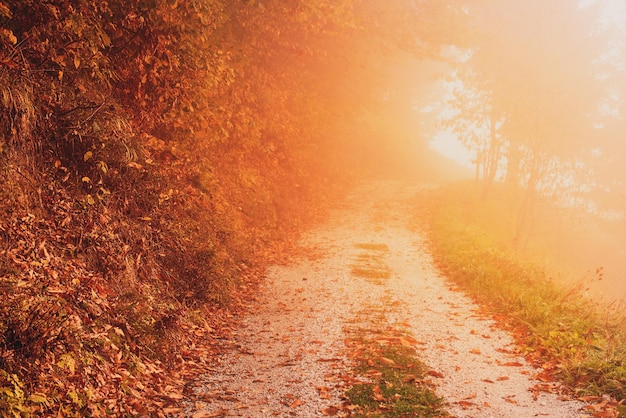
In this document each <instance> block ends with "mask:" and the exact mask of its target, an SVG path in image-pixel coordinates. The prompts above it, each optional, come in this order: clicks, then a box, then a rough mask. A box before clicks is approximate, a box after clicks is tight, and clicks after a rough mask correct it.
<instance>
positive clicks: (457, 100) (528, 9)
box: [361, 0, 626, 299]
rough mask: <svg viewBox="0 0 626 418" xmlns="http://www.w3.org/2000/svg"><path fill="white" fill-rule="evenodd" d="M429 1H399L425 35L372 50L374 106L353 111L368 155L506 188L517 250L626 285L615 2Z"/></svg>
mask: <svg viewBox="0 0 626 418" xmlns="http://www.w3.org/2000/svg"><path fill="white" fill-rule="evenodd" d="M366 3H367V2H366ZM435 3H437V2H431V3H428V2H410V1H407V2H403V1H398V2H397V4H401V5H402V7H409V8H411V10H419V11H420V12H421V15H420V13H417V15H420V16H422V20H420V21H417V20H416V21H415V25H414V26H413V29H414V33H412V35H413V36H415V37H416V38H420V39H422V40H425V43H427V44H428V45H429V47H428V48H424V49H423V50H420V51H419V52H418V53H416V51H415V50H416V48H415V47H414V46H413V47H407V48H402V47H400V48H397V49H396V50H395V52H392V53H389V54H388V55H386V56H385V57H383V58H382V60H383V61H384V62H385V63H386V67H385V70H384V71H386V73H385V78H384V83H383V88H381V89H380V95H381V103H380V107H378V108H376V110H374V111H372V112H371V113H369V114H368V116H366V117H364V118H363V120H362V125H361V126H362V127H363V130H364V132H366V135H368V136H369V137H370V139H371V141H370V142H369V144H370V145H368V146H369V147H372V149H371V150H370V151H371V154H372V155H376V156H377V158H375V159H374V160H373V161H375V162H374V163H373V164H374V165H382V164H383V161H385V162H387V163H389V162H390V161H392V162H391V164H390V165H392V166H394V167H396V168H397V167H399V166H406V167H417V166H419V167H420V168H422V169H424V168H425V167H426V168H428V170H426V171H428V172H429V173H431V175H432V173H433V172H437V173H438V174H437V175H435V177H437V176H439V177H438V178H440V179H442V178H443V177H445V176H443V174H442V173H448V174H450V175H449V176H448V179H452V178H461V177H463V176H468V175H469V176H471V177H474V178H475V179H476V181H477V184H480V186H479V187H480V188H481V189H482V194H483V195H484V196H486V197H488V196H489V195H491V194H493V190H495V189H498V188H508V189H510V190H513V189H514V190H516V191H517V192H516V193H519V196H520V200H519V202H520V203H519V204H518V205H517V206H515V207H512V208H511V210H512V211H515V212H516V213H515V215H516V218H517V221H516V224H515V225H514V226H513V228H512V229H513V231H512V233H511V235H512V239H513V240H517V242H518V243H521V244H518V247H519V249H520V250H523V251H525V252H527V253H531V254H542V255H543V256H544V258H545V259H547V260H548V261H549V262H550V263H552V264H553V265H555V266H557V268H558V269H559V270H560V271H563V272H565V273H566V274H564V275H563V277H567V278H568V280H570V281H571V285H572V286H574V285H577V286H579V287H580V288H581V289H582V290H583V291H587V292H589V293H590V294H593V295H599V296H601V297H603V298H607V299H615V298H617V299H621V298H624V297H626V227H625V224H624V222H625V213H624V210H625V209H626V189H625V185H624V174H625V168H624V161H626V141H625V139H626V136H625V133H626V122H625V121H624V113H625V110H626V109H625V106H626V104H625V100H626V77H625V74H624V58H625V56H626V3H624V2H623V1H621V0H585V1H579V2H576V1H573V0H551V1H545V0H530V1H495V0H494V1H478V0H477V1H466V2H463V1H455V2H446V3H448V4H446V5H437V4H435ZM394 4H396V3H394ZM370 7H374V8H375V6H372V5H370ZM385 7H387V5H385ZM402 7H400V8H402ZM382 8H383V6H380V8H379V11H380V10H382ZM389 8H391V9H393V7H391V6H390V7H389ZM370 12H371V10H370ZM452 12H454V13H452ZM451 16H452V17H451ZM426 17H429V18H430V20H429V19H428V18H426ZM383 19H384V18H380V21H379V22H378V23H379V26H380V25H382V24H383V23H385V22H386V21H384V20H383ZM380 22H383V23H380ZM386 23H388V22H386ZM379 26H377V27H379ZM385 30H390V29H389V28H386V29H383V30H382V32H384V31H385ZM396 45H398V43H396ZM411 48H413V49H411ZM378 137H381V138H384V139H380V138H378ZM390 138H393V139H390ZM385 141H386V142H385ZM383 143H385V144H386V145H385V146H380V144H383ZM376 144H379V145H376ZM366 147H367V146H366ZM383 149H384V150H385V151H384V152H381V150H383ZM435 151H436V152H435ZM409 156H410V157H409ZM442 156H445V157H446V158H443V157H442ZM370 161H372V160H370ZM399 161H401V163H399ZM444 161H447V162H444ZM450 164H456V167H457V168H454V169H453V168H452V165H450ZM461 167H464V168H461ZM468 168H469V170H468ZM409 171H410V170H409ZM416 171H419V170H416ZM423 171H424V170H422V173H421V174H422V175H424V172H423ZM418 174H419V173H418Z"/></svg>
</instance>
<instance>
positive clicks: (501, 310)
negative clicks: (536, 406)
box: [420, 188, 626, 400]
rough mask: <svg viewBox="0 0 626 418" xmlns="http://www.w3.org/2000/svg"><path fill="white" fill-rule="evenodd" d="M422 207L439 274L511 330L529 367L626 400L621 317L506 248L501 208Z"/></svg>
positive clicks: (463, 198) (431, 199)
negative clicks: (427, 217) (426, 210)
mask: <svg viewBox="0 0 626 418" xmlns="http://www.w3.org/2000/svg"><path fill="white" fill-rule="evenodd" d="M421 199H427V202H428V203H425V201H424V200H422V201H421V203H420V204H422V205H423V206H428V205H429V206H430V210H429V213H430V215H431V216H430V222H429V225H428V237H429V240H430V242H431V248H432V254H433V257H434V260H435V262H436V263H437V265H438V267H439V268H440V269H441V270H442V272H443V273H444V274H445V275H446V276H447V277H448V278H450V279H451V280H453V281H454V282H455V283H456V284H457V285H458V286H459V287H461V288H462V289H463V290H465V291H466V292H468V293H469V294H470V295H471V296H472V297H474V298H475V299H476V300H477V301H478V302H479V303H481V304H483V305H484V306H487V307H488V308H489V309H490V311H491V312H492V313H494V314H496V315H498V318H499V319H500V320H501V322H503V323H506V324H508V325H509V326H510V327H511V328H512V329H513V330H514V331H515V332H514V335H515V336H516V337H517V339H518V342H519V343H520V344H522V345H523V346H524V349H525V350H526V352H527V355H528V357H529V358H530V359H531V360H533V361H535V362H536V363H537V364H541V365H542V366H543V367H545V368H546V369H547V371H548V372H550V373H551V375H552V376H553V377H554V378H556V379H558V380H561V381H563V382H564V383H566V384H568V385H569V386H570V387H572V388H573V389H574V391H575V394H578V395H602V394H609V395H611V396H613V397H614V398H615V399H617V400H623V399H625V398H626V344H624V343H623V341H626V319H625V317H624V313H623V312H621V311H619V310H617V309H610V308H609V307H607V306H603V305H602V304H599V303H597V302H592V301H591V300H589V299H586V298H585V297H583V296H582V295H581V294H580V293H579V292H578V291H577V288H576V287H575V286H570V287H566V286H564V285H562V284H560V283H559V282H557V281H555V280H552V279H551V276H550V274H549V272H548V270H547V269H546V267H545V266H544V265H542V264H540V263H538V262H536V261H533V260H530V259H528V258H525V257H524V256H523V255H521V254H520V253H519V252H518V251H514V250H513V248H512V247H511V246H509V245H507V239H508V235H507V234H508V233H509V231H510V228H509V227H508V226H507V223H506V222H504V221H503V220H505V219H507V218H510V207H507V205H506V204H505V203H498V202H497V201H496V200H491V201H488V202H484V203H482V202H481V201H480V200H479V199H477V198H474V197H473V196H472V194H471V193H470V192H468V191H467V190H465V189H459V188H456V189H448V190H445V194H444V193H441V194H439V195H437V196H428V197H426V196H422V197H421ZM490 220H493V222H491V221H490Z"/></svg>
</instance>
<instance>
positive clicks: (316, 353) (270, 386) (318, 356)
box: [186, 182, 584, 417]
mask: <svg viewBox="0 0 626 418" xmlns="http://www.w3.org/2000/svg"><path fill="white" fill-rule="evenodd" d="M420 187H423V186H410V185H407V184H402V183H393V182H380V183H373V184H364V185H363V186H362V187H360V188H358V189H356V190H355V191H354V192H353V193H352V194H351V195H350V196H348V197H347V198H346V200H345V202H344V203H343V204H342V205H341V207H340V208H339V209H337V210H336V211H335V212H334V213H333V215H332V216H331V218H330V219H329V221H328V222H327V223H325V224H324V225H322V226H320V227H318V228H317V229H315V230H312V231H310V232H309V233H308V234H307V235H306V236H305V237H304V239H303V240H302V242H301V249H300V251H299V255H298V256H296V257H294V258H293V259H292V260H290V262H289V264H288V265H280V266H274V267H273V268H271V269H270V270H269V271H268V273H267V280H266V282H265V285H264V287H263V288H262V289H261V293H260V295H259V300H260V302H259V303H258V306H255V308H254V312H253V313H252V314H251V315H249V316H248V317H247V318H246V319H245V320H244V324H243V327H242V328H241V329H240V330H239V331H238V333H236V335H235V337H234V339H233V340H232V341H230V347H231V349H230V350H229V352H227V353H226V354H224V355H223V356H222V357H221V358H220V359H219V362H218V365H217V367H216V372H215V373H214V374H211V375H207V376H204V377H203V378H202V379H201V380H200V381H199V382H198V383H197V384H196V385H195V387H194V390H193V392H194V397H193V398H194V399H193V401H191V402H190V403H189V404H188V407H187V409H186V414H187V415H188V416H193V417H210V416H243V417H266V416H302V417H316V416H326V415H330V414H333V413H338V414H339V415H341V414H342V412H341V411H339V412H336V410H335V409H334V408H333V407H334V406H340V405H341V404H342V402H343V400H342V398H341V396H342V391H343V389H344V386H345V384H346V383H345V382H346V381H349V377H350V376H351V375H352V372H351V370H350V362H349V360H348V359H347V358H346V347H345V344H344V340H345V338H346V334H345V330H346V327H348V326H349V325H350V324H351V323H353V322H354V321H355V318H356V317H357V316H358V315H362V314H363V311H364V308H365V307H367V306H373V305H381V306H383V305H384V306H387V307H388V315H387V318H388V320H389V321H390V322H401V323H403V324H406V326H407V327H408V330H409V331H410V332H411V333H412V335H413V336H414V338H415V340H417V341H418V344H417V345H416V349H417V350H418V353H419V357H420V358H421V360H422V361H423V362H424V363H425V364H426V365H427V366H428V367H429V368H430V369H432V371H433V373H432V374H431V375H432V381H433V383H434V385H435V390H436V392H437V394H438V395H439V396H441V397H443V398H444V399H445V401H446V406H445V409H446V410H447V411H448V412H449V413H450V415H451V416H454V417H535V416H547V417H579V416H584V414H583V413H582V412H580V411H581V407H582V406H583V405H582V404H581V403H579V402H576V401H571V400H564V398H561V397H560V396H559V395H558V394H557V393H558V388H553V389H554V393H545V392H537V391H534V390H533V388H534V387H535V385H537V384H538V383H539V382H537V381H535V380H533V376H535V375H536V374H537V371H536V370H534V369H533V368H532V367H530V366H529V365H528V364H527V363H526V362H525V360H524V359H523V358H522V357H521V356H520V355H518V353H517V350H516V347H515V346H514V345H513V343H512V338H511V337H510V336H509V335H507V334H506V333H505V332H503V331H502V330H500V329H498V328H497V326H496V324H495V322H494V321H493V320H491V319H489V318H486V317H484V316H483V315H481V314H480V313H479V311H478V307H477V306H476V305H475V304H473V302H472V301H471V300H469V299H468V298H467V297H465V296H464V295H463V294H461V293H459V292H456V291H453V290H450V287H449V286H448V285H447V283H446V279H445V278H443V277H441V276H440V275H439V274H438V273H437V271H436V269H435V268H434V267H433V265H432V261H431V259H430V257H429V255H428V253H427V251H426V247H425V242H424V238H423V237H421V236H419V234H416V233H415V232H413V231H411V230H410V229H409V228H408V224H409V220H410V219H411V217H412V214H413V211H414V210H415V209H414V208H413V205H412V200H413V198H414V196H415V193H416V192H417V190H418V189H419V188H420ZM367 245H369V246H374V245H375V246H378V247H380V248H385V249H386V250H385V252H384V254H383V255H382V256H381V257H382V262H383V263H384V264H385V266H386V267H387V268H388V271H389V272H390V277H389V278H387V279H385V280H382V281H375V280H365V279H363V278H362V277H357V276H355V274H354V271H353V267H354V265H355V262H356V260H358V259H359V256H360V254H362V252H363V248H364V247H365V246H367Z"/></svg>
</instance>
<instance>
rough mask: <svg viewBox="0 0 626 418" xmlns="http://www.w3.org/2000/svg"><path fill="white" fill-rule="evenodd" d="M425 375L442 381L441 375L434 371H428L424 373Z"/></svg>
mask: <svg viewBox="0 0 626 418" xmlns="http://www.w3.org/2000/svg"><path fill="white" fill-rule="evenodd" d="M426 374H427V375H429V376H433V377H438V378H440V379H443V373H441V372H438V371H436V370H429V371H427V372H426Z"/></svg>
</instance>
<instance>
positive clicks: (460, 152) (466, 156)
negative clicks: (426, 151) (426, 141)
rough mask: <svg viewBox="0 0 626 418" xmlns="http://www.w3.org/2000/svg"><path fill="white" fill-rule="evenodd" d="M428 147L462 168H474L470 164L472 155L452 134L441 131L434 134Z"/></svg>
mask: <svg viewBox="0 0 626 418" xmlns="http://www.w3.org/2000/svg"><path fill="white" fill-rule="evenodd" d="M430 147H431V148H432V149H434V150H435V151H437V152H439V153H440V154H441V155H443V156H444V157H447V158H450V159H451V160H453V161H454V162H456V163H457V164H459V165H461V166H463V167H468V168H473V167H474V164H473V163H472V160H473V159H474V155H473V154H472V153H471V152H470V151H468V150H467V148H465V147H464V146H463V144H461V143H460V142H459V140H458V139H457V137H456V135H455V134H453V133H452V132H449V131H441V132H438V133H437V134H435V136H434V137H433V139H432V140H431V141H430Z"/></svg>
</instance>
